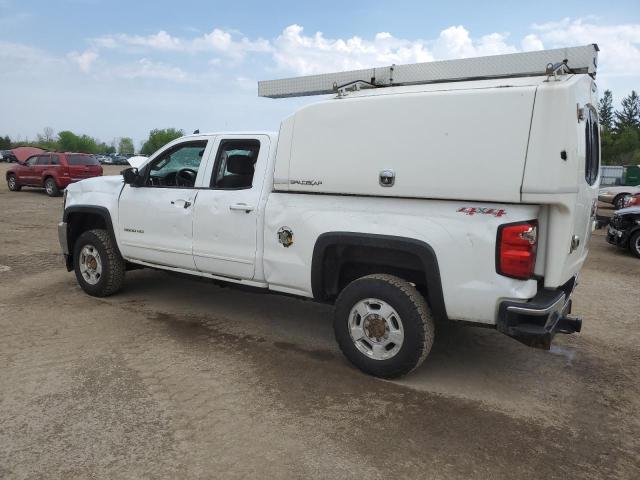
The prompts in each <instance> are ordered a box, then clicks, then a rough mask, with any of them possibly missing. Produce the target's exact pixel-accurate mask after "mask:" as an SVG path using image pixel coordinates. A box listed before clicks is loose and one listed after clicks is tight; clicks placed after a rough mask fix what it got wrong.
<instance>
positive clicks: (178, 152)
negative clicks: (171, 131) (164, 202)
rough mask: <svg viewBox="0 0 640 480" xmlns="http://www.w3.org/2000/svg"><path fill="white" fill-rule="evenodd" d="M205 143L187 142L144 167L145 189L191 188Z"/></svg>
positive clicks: (204, 141)
mask: <svg viewBox="0 0 640 480" xmlns="http://www.w3.org/2000/svg"><path fill="white" fill-rule="evenodd" d="M206 148H207V141H206V140H203V141H195V142H187V143H181V144H179V145H176V146H175V147H173V148H171V149H170V150H168V151H166V152H163V153H162V154H161V155H160V156H159V157H158V158H156V159H155V160H154V161H153V162H151V163H150V164H149V166H148V167H145V170H146V172H145V173H146V174H147V175H146V180H145V186H147V187H179V188H193V187H194V186H195V183H196V177H197V176H198V170H199V169H200V164H201V163H202V156H203V155H204V151H205V149H206Z"/></svg>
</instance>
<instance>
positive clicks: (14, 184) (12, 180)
mask: <svg viewBox="0 0 640 480" xmlns="http://www.w3.org/2000/svg"><path fill="white" fill-rule="evenodd" d="M7 187H9V190H11V191H12V192H19V191H20V190H21V189H22V186H21V185H19V184H18V180H17V179H16V176H15V175H9V176H8V177H7Z"/></svg>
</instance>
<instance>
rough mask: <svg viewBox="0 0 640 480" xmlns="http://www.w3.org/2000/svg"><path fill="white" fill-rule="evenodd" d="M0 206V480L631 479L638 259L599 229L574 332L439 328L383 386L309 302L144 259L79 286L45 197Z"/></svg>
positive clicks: (12, 199) (325, 311) (0, 198)
mask: <svg viewBox="0 0 640 480" xmlns="http://www.w3.org/2000/svg"><path fill="white" fill-rule="evenodd" d="M5 169H6V165H5V164H1V165H0V172H1V173H2V178H3V179H4V171H5ZM117 170H119V169H118V168H117V167H116V168H111V170H110V171H112V172H116V171H117ZM0 205H1V208H0V478H7V479H8V478H56V479H58V478H109V479H114V478H225V479H229V478H492V479H500V478H508V479H513V478H593V479H602V478H627V479H637V478H640V370H639V367H640V295H639V292H640V290H639V287H640V285H639V282H638V280H639V278H640V261H639V260H637V259H636V258H633V257H632V256H631V255H630V254H629V253H628V252H626V251H622V250H619V249H617V248H614V247H611V246H609V245H607V244H606V242H605V240H604V235H603V233H602V232H596V233H595V234H594V239H593V241H592V247H591V253H590V256H589V260H588V263H587V265H586V267H585V269H584V270H583V274H582V278H581V284H580V286H579V287H578V289H577V292H576V294H575V303H574V312H575V313H577V314H580V315H583V316H584V319H585V322H584V326H583V332H582V333H581V334H579V335H573V336H559V337H557V338H556V341H555V345H554V347H553V349H552V350H551V351H549V352H547V351H540V350H533V349H529V348H527V347H525V346H523V345H520V344H519V343H517V342H516V341H514V340H511V339H509V338H507V337H505V336H502V335H501V334H499V333H497V332H496V331H493V330H486V329H477V328H469V327H462V326H457V325H448V326H442V327H440V328H439V330H438V332H437V339H436V344H435V347H434V350H433V352H432V354H431V356H430V357H429V359H428V360H427V361H426V362H425V364H424V365H423V366H422V367H421V368H420V369H419V370H418V371H417V372H415V373H414V374H412V375H410V376H407V377H406V378H404V379H402V380H401V381H395V382H388V381H381V380H377V379H375V378H371V377H367V376H365V375H363V374H361V373H360V372H359V371H357V370H355V369H354V368H352V367H351V366H350V365H349V364H347V362H346V361H345V359H344V358H343V357H342V356H341V354H340V352H339V351H338V350H337V347H336V345H335V342H334V340H333V333H332V328H331V321H330V315H331V310H330V309H329V308H328V307H326V306H323V305H317V304H314V303H312V302H309V301H302V300H296V299H293V298H288V297H283V296H277V295H261V294H255V293H247V292H243V291H239V290H236V289H232V288H221V287H218V286H215V285H213V284H210V283H204V282H200V281H191V280H185V279H180V278H176V277H173V276H170V275H168V274H166V273H163V272H157V271H152V270H139V271H134V272H129V273H128V274H127V281H126V287H125V289H124V291H123V292H122V293H120V294H118V295H116V296H114V297H111V298H108V299H96V298H92V297H89V296H87V295H85V294H84V293H83V292H82V291H81V290H80V288H79V287H78V286H77V285H76V282H75V278H74V276H73V274H71V273H67V272H66V270H65V269H64V267H63V265H62V260H61V255H60V254H59V246H58V241H57V234H56V223H57V222H58V221H59V218H60V216H61V210H62V199H61V198H55V199H52V198H48V197H47V196H46V195H45V194H44V193H43V192H42V191H38V190H29V189H24V190H23V191H22V192H20V193H12V192H9V191H8V190H7V188H6V184H4V183H3V184H2V186H0Z"/></svg>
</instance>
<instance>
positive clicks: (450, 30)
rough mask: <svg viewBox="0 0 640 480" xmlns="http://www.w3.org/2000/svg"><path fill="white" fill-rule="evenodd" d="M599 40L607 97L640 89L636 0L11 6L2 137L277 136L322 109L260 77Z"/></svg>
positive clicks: (3, 0)
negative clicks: (262, 91)
mask: <svg viewBox="0 0 640 480" xmlns="http://www.w3.org/2000/svg"><path fill="white" fill-rule="evenodd" d="M591 42H597V43H599V45H600V47H601V50H602V51H601V57H600V69H599V72H598V83H599V85H600V88H601V90H602V89H604V88H611V89H613V91H614V94H615V95H616V97H617V99H619V97H620V96H622V95H624V94H626V93H628V92H629V91H630V90H631V89H640V81H639V80H640V3H638V2H637V1H635V2H632V1H617V2H609V3H604V2H595V1H555V2H549V1H537V2H531V1H527V2H516V1H511V2H491V4H490V6H486V5H482V2H477V1H476V2H472V1H462V2H454V1H449V2H426V1H422V2H421V1H411V2H389V1H386V2H345V1H341V2H331V1H323V2H301V1H295V2H294V1H284V2H276V1H272V2H264V1H262V2H253V1H251V2H241V1H236V2H205V1H181V2H167V3H165V2H161V1H156V2H151V1H137V2H136V1H127V2H125V1H103V0H60V1H53V0H52V1H24V0H22V1H18V0H0V105H1V106H2V108H1V110H2V113H1V114H0V134H1V135H4V134H9V135H11V136H12V137H18V138H22V139H24V138H31V139H33V138H34V137H35V135H36V134H37V133H38V132H41V131H42V129H43V128H44V127H46V126H50V127H52V128H53V129H54V130H56V131H60V130H64V129H71V130H74V131H77V132H80V133H87V134H89V135H92V136H96V137H99V138H100V139H102V140H104V141H107V142H110V141H111V140H112V139H113V138H117V137H120V136H131V137H133V138H134V140H135V141H136V145H139V142H140V141H141V140H142V139H144V137H145V136H146V134H147V132H148V131H149V130H150V129H151V128H155V127H178V128H183V129H185V130H186V131H191V130H193V129H195V128H199V129H200V130H201V131H212V130H226V129H233V130H249V129H270V130H275V129H277V128H278V125H279V122H280V119H281V118H282V117H284V116H286V115H287V114H289V113H291V112H292V111H293V110H294V109H295V108H297V107H298V106H299V105H301V104H303V103H305V102H308V101H313V100H309V99H304V100H301V99H290V100H278V101H274V100H269V99H260V98H257V96H256V81H257V80H260V79H268V78H278V77H283V76H292V75H299V74H307V73H318V72H323V71H333V70H336V69H344V68H358V67H365V66H374V65H388V64H390V63H411V62H415V61H429V60H437V59H446V58H460V57H469V56H477V55H487V54H496V53H506V52H513V51H523V50H533V49H539V48H553V47H558V46H570V45H581V44H586V43H591Z"/></svg>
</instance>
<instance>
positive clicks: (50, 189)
mask: <svg viewBox="0 0 640 480" xmlns="http://www.w3.org/2000/svg"><path fill="white" fill-rule="evenodd" d="M44 190H45V191H46V192H47V195H49V196H50V197H57V196H58V195H60V189H59V188H58V185H56V181H55V180H54V179H53V177H48V178H47V179H46V180H45V181H44Z"/></svg>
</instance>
